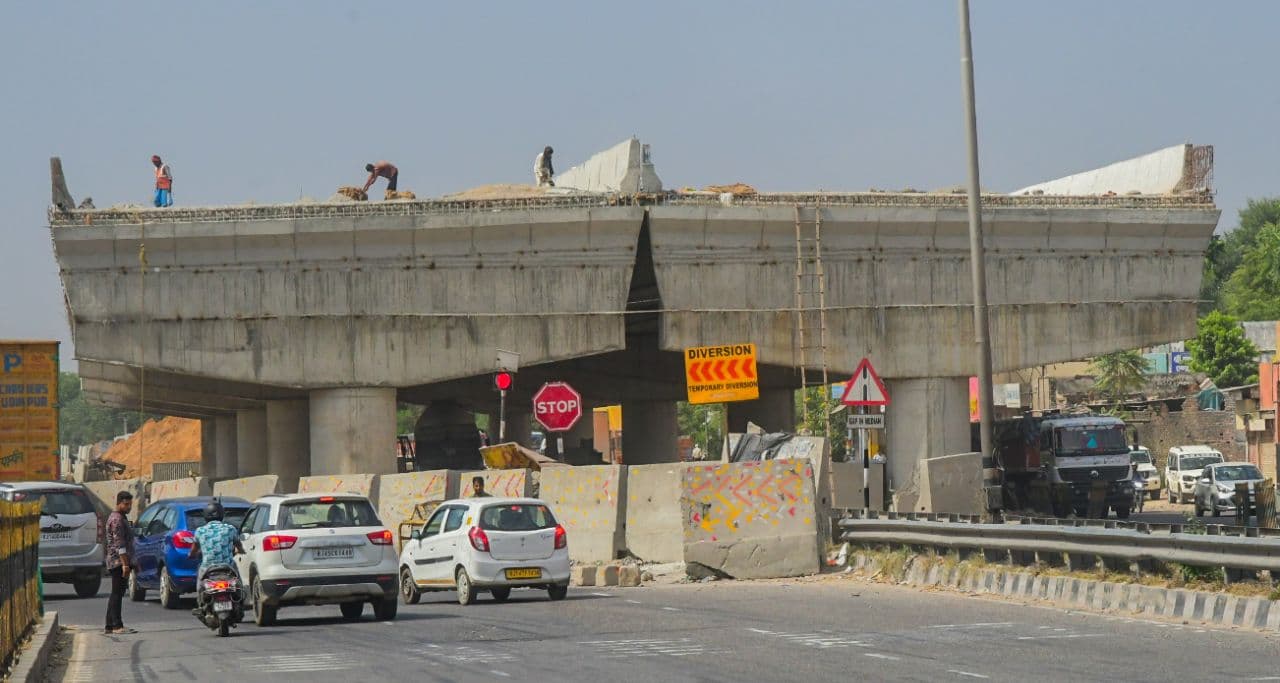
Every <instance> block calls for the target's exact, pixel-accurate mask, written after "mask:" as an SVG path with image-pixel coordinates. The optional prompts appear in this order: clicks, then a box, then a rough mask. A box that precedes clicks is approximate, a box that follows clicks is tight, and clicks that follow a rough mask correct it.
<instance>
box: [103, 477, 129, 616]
mask: <svg viewBox="0 0 1280 683" xmlns="http://www.w3.org/2000/svg"><path fill="white" fill-rule="evenodd" d="M132 511H133V494H132V493H129V492H128V491H121V492H120V493H117V494H116V509H115V511H114V512H112V513H111V516H110V517H108V518H107V530H106V536H107V539H106V540H107V573H108V574H110V575H111V597H109V598H107V628H106V630H105V631H104V633H106V634H107V635H121V634H125V633H137V631H135V630H133V629H131V628H125V626H124V621H123V620H122V619H121V616H120V607H121V603H122V602H123V601H124V589H125V585H126V582H127V581H128V579H129V573H130V572H132V571H133V564H132V563H133V526H132V525H130V524H129V513H130V512H132Z"/></svg>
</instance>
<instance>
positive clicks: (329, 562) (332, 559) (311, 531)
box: [236, 493, 399, 626]
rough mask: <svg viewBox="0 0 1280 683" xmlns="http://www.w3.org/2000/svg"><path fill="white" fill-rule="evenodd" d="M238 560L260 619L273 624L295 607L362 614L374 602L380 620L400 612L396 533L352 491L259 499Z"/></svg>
mask: <svg viewBox="0 0 1280 683" xmlns="http://www.w3.org/2000/svg"><path fill="white" fill-rule="evenodd" d="M240 533H241V543H242V544H243V545H244V551H245V552H244V554H243V555H238V556H237V557H236V567H237V569H238V570H239V571H240V577H241V579H243V580H244V581H246V582H247V584H248V586H249V595H250V597H251V598H252V602H253V610H254V621H255V622H256V623H257V624H258V625H259V626H269V625H271V624H272V623H274V622H275V620H276V612H277V611H278V610H279V609H280V608H281V607H288V606H290V605H332V604H337V605H339V606H340V607H341V609H342V616H344V617H346V618H347V619H352V620H355V619H359V618H360V616H361V614H363V613H364V605H365V603H366V602H371V603H373V613H374V616H375V617H377V618H378V620H380V621H387V620H390V619H394V618H395V616H396V594H397V593H398V592H399V582H398V578H399V572H398V571H397V567H398V564H397V561H396V550H395V545H394V540H393V538H392V535H391V531H390V530H389V529H387V528H386V527H385V526H383V525H382V522H381V521H379V519H378V515H377V513H376V512H374V509H373V505H371V504H370V503H369V499H368V498H365V497H364V496H360V495H356V494H351V493H333V494H320V493H294V494H289V495H270V496H264V497H262V498H260V499H258V500H257V501H254V504H253V507H252V508H250V509H249V514H248V515H246V516H245V518H244V522H242V523H241V526H240Z"/></svg>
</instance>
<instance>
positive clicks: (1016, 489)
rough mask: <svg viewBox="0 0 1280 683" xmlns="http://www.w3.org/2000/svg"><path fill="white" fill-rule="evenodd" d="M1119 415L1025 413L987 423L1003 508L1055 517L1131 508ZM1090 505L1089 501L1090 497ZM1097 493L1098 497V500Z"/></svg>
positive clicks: (1125, 514)
mask: <svg viewBox="0 0 1280 683" xmlns="http://www.w3.org/2000/svg"><path fill="white" fill-rule="evenodd" d="M1125 434H1126V426H1125V423H1124V420H1121V419H1120V418H1117V417H1110V416H1106V415H1081V416H1067V415H1047V416H1040V417H1035V416H1031V415H1027V416H1024V417H1022V418H1015V419H1011V420H997V421H996V422H995V423H994V425H993V426H992V447H993V450H994V454H995V458H996V464H997V466H998V467H999V468H1000V469H1001V470H1003V473H1004V486H1003V488H1004V499H1005V507H1006V508H1007V509H1010V510H1036V511H1039V512H1044V513H1048V514H1052V515H1053V516H1055V517H1067V516H1068V515H1070V514H1072V513H1074V514H1075V515H1076V516H1077V517H1085V516H1087V515H1088V514H1089V510H1090V507H1093V508H1094V510H1095V511H1099V509H1100V512H1101V516H1103V517H1106V516H1107V511H1108V510H1111V511H1114V512H1115V514H1116V517H1118V518H1120V519H1125V518H1127V517H1128V516H1129V513H1130V511H1131V510H1132V509H1133V503H1134V492H1133V469H1132V465H1131V463H1130V457H1129V452H1130V450H1131V449H1130V447H1129V444H1128V443H1127V441H1126V438H1125ZM1091 495H1092V496H1094V497H1095V498H1094V501H1093V503H1094V505H1092V506H1091V505H1090V502H1091V501H1090V496H1091ZM1099 496H1101V497H1102V499H1101V500H1098V497H1099Z"/></svg>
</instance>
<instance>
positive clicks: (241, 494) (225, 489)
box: [213, 474, 283, 501]
mask: <svg viewBox="0 0 1280 683" xmlns="http://www.w3.org/2000/svg"><path fill="white" fill-rule="evenodd" d="M268 493H283V491H281V490H280V477H277V476H276V475H274V474H261V475H258V476H256V477H241V478H239V479H227V480H226V481H220V482H218V483H216V484H214V485H213V495H215V496H234V497H236V498H243V499H245V500H248V501H254V500H257V499H259V498H261V497H263V496H265V495H267V494H268Z"/></svg>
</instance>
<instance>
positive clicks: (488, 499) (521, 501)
mask: <svg viewBox="0 0 1280 683" xmlns="http://www.w3.org/2000/svg"><path fill="white" fill-rule="evenodd" d="M495 503H497V504H502V505H546V504H547V502H546V501H545V500H540V499H538V498H500V497H498V496H484V497H481V498H454V499H453V500H446V501H444V502H443V503H440V507H444V506H446V505H474V506H477V507H480V506H485V505H493V504H495Z"/></svg>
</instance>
